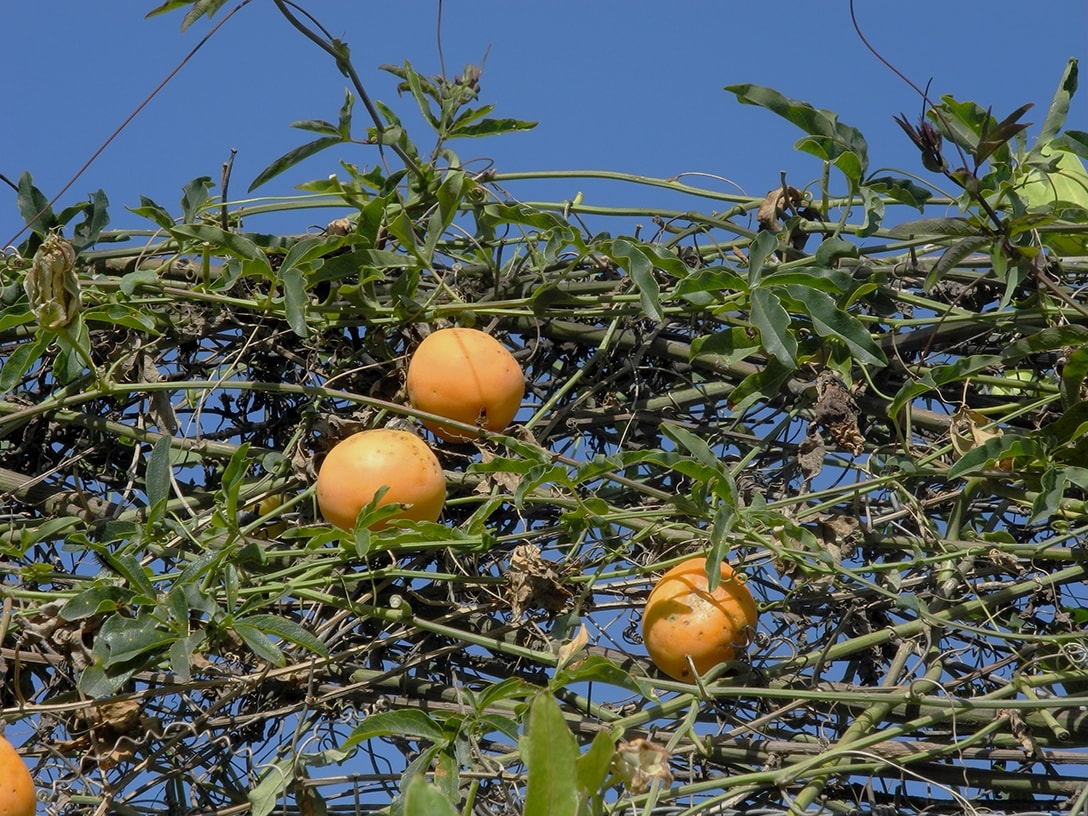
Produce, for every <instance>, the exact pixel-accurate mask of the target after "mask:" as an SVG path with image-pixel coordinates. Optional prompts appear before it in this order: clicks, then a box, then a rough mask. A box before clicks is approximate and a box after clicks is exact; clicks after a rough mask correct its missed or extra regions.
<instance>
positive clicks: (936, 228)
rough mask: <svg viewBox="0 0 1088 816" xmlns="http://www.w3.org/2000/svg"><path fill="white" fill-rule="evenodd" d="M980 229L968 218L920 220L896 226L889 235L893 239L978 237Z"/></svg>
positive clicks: (889, 231)
mask: <svg viewBox="0 0 1088 816" xmlns="http://www.w3.org/2000/svg"><path fill="white" fill-rule="evenodd" d="M978 233H979V229H978V227H976V226H975V225H974V224H972V223H971V222H970V221H968V220H967V219H966V218H919V219H917V220H915V221H904V222H903V223H901V224H896V225H895V226H894V227H892V228H891V229H890V230H888V235H890V236H891V237H892V238H924V237H926V236H931V235H932V236H942V237H944V236H957V237H959V236H965V235H978Z"/></svg>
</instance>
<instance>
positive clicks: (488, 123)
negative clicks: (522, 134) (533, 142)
mask: <svg viewBox="0 0 1088 816" xmlns="http://www.w3.org/2000/svg"><path fill="white" fill-rule="evenodd" d="M537 124H538V123H537V122H527V121H524V120H522V119H483V120H481V121H479V122H476V123H474V124H471V125H462V126H460V127H458V128H456V129H455V130H453V131H451V132H450V134H449V136H450V138H458V139H479V138H482V137H484V136H501V135H502V134H504V133H517V132H519V131H523V130H532V129H533V128H535V127H536V126H537Z"/></svg>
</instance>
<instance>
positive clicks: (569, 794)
mask: <svg viewBox="0 0 1088 816" xmlns="http://www.w3.org/2000/svg"><path fill="white" fill-rule="evenodd" d="M521 757H522V760H523V761H524V762H525V767H526V769H527V770H528V778H529V779H528V785H527V788H526V792H525V810H524V816H577V814H578V784H577V781H578V774H577V765H576V762H577V758H578V744H577V742H576V741H575V739H574V735H573V734H571V733H570V729H569V728H567V723H566V720H564V719H563V711H562V709H560V708H559V704H558V703H557V702H556V701H555V698H554V697H552V695H551V694H549V693H547V692H542V693H540V694H538V695H537V696H536V698H535V699H534V700H533V703H532V705H531V707H530V709H529V724H528V732H527V733H526V735H525V736H524V737H523V738H522V740H521Z"/></svg>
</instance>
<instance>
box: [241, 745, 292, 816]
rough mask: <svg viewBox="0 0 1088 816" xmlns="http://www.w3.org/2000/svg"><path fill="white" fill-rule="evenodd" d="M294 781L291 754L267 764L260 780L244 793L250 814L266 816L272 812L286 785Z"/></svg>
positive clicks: (252, 815)
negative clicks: (272, 763)
mask: <svg viewBox="0 0 1088 816" xmlns="http://www.w3.org/2000/svg"><path fill="white" fill-rule="evenodd" d="M294 781H295V758H294V757H293V756H292V757H288V758H286V759H281V760H280V761H279V762H277V763H275V764H274V765H270V766H268V768H267V769H266V770H265V772H264V774H263V776H262V777H261V781H260V782H258V783H257V784H256V785H255V786H254V787H253V788H252V790H250V791H249V793H247V794H246V798H247V799H248V800H249V805H250V814H251V816H268V814H270V813H272V811H274V810H275V809H276V803H277V802H278V801H279V800H280V797H281V796H283V794H284V792H285V791H286V790H287V786H288V785H290V784H291V783H292V782H294Z"/></svg>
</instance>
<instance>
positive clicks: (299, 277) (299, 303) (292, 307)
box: [280, 267, 310, 338]
mask: <svg viewBox="0 0 1088 816" xmlns="http://www.w3.org/2000/svg"><path fill="white" fill-rule="evenodd" d="M280 277H281V279H282V280H283V304H284V309H285V311H286V316H287V325H288V326H290V327H291V331H293V332H294V333H295V335H296V336H298V337H303V338H305V337H309V336H310V327H309V326H308V325H307V324H306V306H307V304H308V303H309V297H308V295H307V292H306V278H305V276H304V275H303V274H302V270H301V269H299V268H298V267H292V268H290V269H288V270H286V271H284V270H282V269H281V270H280Z"/></svg>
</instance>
